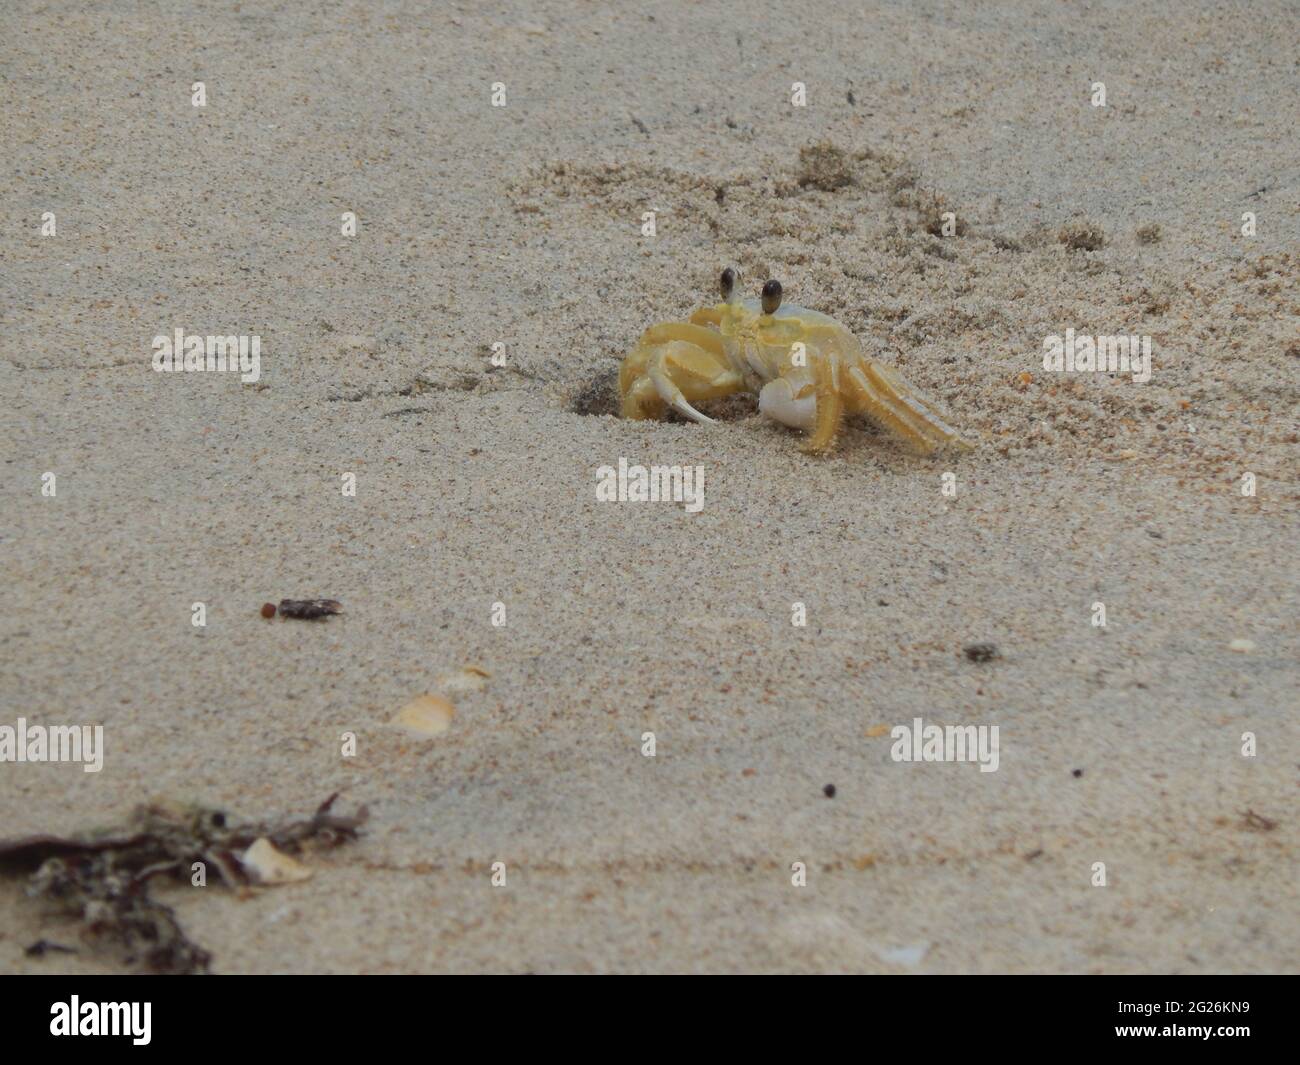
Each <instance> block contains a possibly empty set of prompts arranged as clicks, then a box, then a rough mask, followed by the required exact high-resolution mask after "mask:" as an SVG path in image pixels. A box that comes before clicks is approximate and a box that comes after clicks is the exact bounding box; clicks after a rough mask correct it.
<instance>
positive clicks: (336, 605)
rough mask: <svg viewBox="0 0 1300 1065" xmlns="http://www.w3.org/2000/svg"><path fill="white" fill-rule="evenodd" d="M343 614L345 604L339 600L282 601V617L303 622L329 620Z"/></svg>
mask: <svg viewBox="0 0 1300 1065" xmlns="http://www.w3.org/2000/svg"><path fill="white" fill-rule="evenodd" d="M341 613H343V604H342V603H340V602H339V601H338V600H337V599H281V600H280V616H281V617H282V618H298V619H299V620H301V621H314V620H316V619H317V618H327V617H329V616H330V615H331V614H341Z"/></svg>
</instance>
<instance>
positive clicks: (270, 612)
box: [262, 603, 275, 618]
mask: <svg viewBox="0 0 1300 1065" xmlns="http://www.w3.org/2000/svg"><path fill="white" fill-rule="evenodd" d="M262 617H264V618H273V617H275V604H274V603H263V604H262Z"/></svg>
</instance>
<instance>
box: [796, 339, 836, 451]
mask: <svg viewBox="0 0 1300 1065" xmlns="http://www.w3.org/2000/svg"><path fill="white" fill-rule="evenodd" d="M809 366H810V368H811V369H812V372H813V387H814V389H815V391H816V394H817V414H816V420H815V421H814V422H813V428H812V433H811V434H810V435H809V437H808V439H807V441H806V442H805V443H804V444H803V448H802V449H803V450H804V451H806V452H807V453H808V454H810V455H822V454H825V453H826V452H827V451H829V450H830V449H831V448H832V447H834V446H835V437H836V435H837V434H838V433H839V431H840V423H841V422H842V421H843V420H844V397H843V395H842V394H841V392H840V350H839V345H838V344H835V343H834V342H833V341H832V342H831V343H829V344H828V345H827V350H826V351H824V352H822V353H820V354H818V355H815V356H812V357H811V358H810V359H809Z"/></svg>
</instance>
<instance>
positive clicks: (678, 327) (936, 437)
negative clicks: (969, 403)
mask: <svg viewBox="0 0 1300 1065" xmlns="http://www.w3.org/2000/svg"><path fill="white" fill-rule="evenodd" d="M736 281H737V275H736V271H735V270H732V269H730V268H728V269H726V270H724V271H723V272H722V286H721V287H722V302H721V303H719V304H716V305H714V306H712V307H701V308H700V309H699V310H697V311H696V312H695V313H694V314H692V315H691V317H690V321H689V322H662V323H660V324H659V325H652V326H651V327H650V328H649V329H647V330H646V331H645V333H644V334H642V336H641V339H640V340H639V341H638V342H637V345H636V347H635V348H633V349H632V351H631V352H630V353H629V354H628V356H627V357H626V358H625V359H624V360H623V365H622V368H621V370H620V371H619V378H618V388H619V394H620V395H621V396H622V400H623V417H625V418H659V417H662V416H663V414H664V412H665V410H666V408H668V407H671V408H672V409H673V410H675V411H677V412H678V413H680V414H683V415H685V416H686V417H687V418H690V419H692V420H693V421H697V422H705V423H710V424H712V423H713V419H712V418H709V417H707V416H706V415H704V414H701V413H700V412H699V411H698V410H696V409H695V408H694V407H693V406H692V405H691V404H692V402H695V403H700V402H703V401H705V400H710V399H718V398H720V397H722V396H728V395H731V394H732V393H735V392H749V393H752V394H757V395H758V409H759V411H760V412H761V413H762V414H764V415H765V416H766V417H768V418H771V419H772V420H774V421H778V422H781V423H782V424H784V425H789V426H793V427H794V428H796V429H803V430H805V431H806V432H807V433H808V439H807V441H806V442H805V443H804V445H803V449H804V450H805V451H809V452H812V453H814V454H823V453H825V452H827V451H829V450H831V448H832V447H834V445H835V437H836V435H837V434H838V432H839V428H840V425H841V423H842V422H843V420H844V419H845V418H846V417H847V416H849V415H854V414H862V415H865V416H866V417H868V418H869V419H871V420H872V421H873V422H875V423H876V424H877V425H879V426H881V427H882V428H883V429H885V430H886V431H888V432H889V433H890V435H892V436H893V437H895V438H896V439H897V440H899V441H900V442H901V443H903V444H904V445H906V446H907V447H909V448H911V449H912V450H914V451H917V452H920V453H921V454H923V455H928V454H931V453H932V452H934V451H938V450H939V449H940V448H943V447H957V448H964V449H969V448H970V447H971V446H972V445H971V444H969V443H967V442H966V441H965V440H963V439H962V438H961V436H960V435H958V433H957V431H956V430H955V429H953V428H952V427H951V426H949V425H948V424H947V422H945V421H944V420H943V418H942V417H940V415H939V414H938V413H937V412H936V411H935V409H934V408H933V407H932V406H931V405H930V404H929V403H928V402H927V401H926V400H924V399H922V398H921V397H920V396H918V395H917V394H916V393H915V392H914V391H912V389H911V387H910V386H909V385H908V384H907V382H906V381H904V380H903V379H902V377H901V376H899V374H898V371H897V370H894V369H893V368H892V367H889V366H885V365H883V364H881V363H879V362H877V361H876V360H875V359H873V358H871V357H870V356H868V355H867V354H865V353H864V352H863V350H862V346H861V345H860V344H859V343H858V341H857V338H855V337H854V336H853V334H852V333H850V332H849V331H848V330H847V329H845V328H844V326H842V325H840V323H839V322H837V321H836V320H835V319H834V318H831V317H829V316H827V315H825V314H821V313H820V312H818V311H810V310H808V309H806V308H804V307H796V306H794V305H792V304H787V305H785V306H784V307H783V306H782V305H781V285H780V282H778V281H768V282H767V284H765V285H764V286H763V296H762V299H761V300H742V299H740V298H739V297H738V294H737V288H738V286H737V284H736Z"/></svg>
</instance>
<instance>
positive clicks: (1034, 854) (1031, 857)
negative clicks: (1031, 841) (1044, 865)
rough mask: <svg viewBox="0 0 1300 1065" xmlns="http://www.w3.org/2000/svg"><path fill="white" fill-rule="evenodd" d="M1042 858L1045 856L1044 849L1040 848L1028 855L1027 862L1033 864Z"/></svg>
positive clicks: (1026, 856)
mask: <svg viewBox="0 0 1300 1065" xmlns="http://www.w3.org/2000/svg"><path fill="white" fill-rule="evenodd" d="M1042 856H1043V848H1042V847H1039V848H1038V850H1036V851H1030V852H1029V853H1028V854H1026V855H1025V861H1027V862H1032V861H1033V860H1034V859H1035V858H1041V857H1042Z"/></svg>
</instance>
